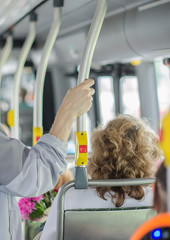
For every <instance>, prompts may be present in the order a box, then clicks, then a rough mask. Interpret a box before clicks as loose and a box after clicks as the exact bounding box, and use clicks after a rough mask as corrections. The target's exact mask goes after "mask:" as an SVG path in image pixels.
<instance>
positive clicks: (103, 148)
mask: <svg viewBox="0 0 170 240" xmlns="http://www.w3.org/2000/svg"><path fill="white" fill-rule="evenodd" d="M91 141H92V156H91V158H90V159H89V165H88V170H89V174H90V175H91V177H92V179H133V178H149V177H153V176H154V173H155V170H156V167H155V166H156V161H157V160H158V158H159V157H160V150H159V148H158V146H157V142H158V136H157V135H156V134H155V133H154V131H153V130H152V129H151V128H150V127H149V126H148V125H147V124H146V123H145V122H144V121H143V120H141V119H137V118H134V117H132V116H129V115H120V116H118V117H117V118H116V119H114V120H112V121H110V122H109V123H108V124H107V126H106V127H105V128H104V129H103V130H95V131H94V133H93V135H92V139H91ZM108 191H109V192H110V191H113V192H114V195H112V200H113V202H114V203H115V205H116V207H120V206H121V205H122V204H123V203H124V200H125V196H126V194H127V195H129V196H130V197H132V198H135V199H137V200H139V199H142V197H143V196H144V190H143V187H142V186H132V187H112V188H97V192H98V194H99V196H100V197H102V198H103V199H105V197H104V195H105V193H106V192H108ZM110 193H111V192H110Z"/></svg>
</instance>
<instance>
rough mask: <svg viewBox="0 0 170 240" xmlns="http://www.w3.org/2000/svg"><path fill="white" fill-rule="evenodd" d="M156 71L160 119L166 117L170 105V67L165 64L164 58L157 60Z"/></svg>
mask: <svg viewBox="0 0 170 240" xmlns="http://www.w3.org/2000/svg"><path fill="white" fill-rule="evenodd" d="M154 64H155V73H156V80H157V91H158V103H159V115H160V120H162V118H163V117H164V115H165V114H166V113H167V111H168V110H169V107H170V99H169V96H170V79H169V69H168V67H167V66H165V65H164V64H163V62H162V60H156V61H155V62H154Z"/></svg>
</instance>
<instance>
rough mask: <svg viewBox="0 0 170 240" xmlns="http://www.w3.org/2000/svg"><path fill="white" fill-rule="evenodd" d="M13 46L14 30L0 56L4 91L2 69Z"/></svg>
mask: <svg viewBox="0 0 170 240" xmlns="http://www.w3.org/2000/svg"><path fill="white" fill-rule="evenodd" d="M12 46H13V37H12V32H11V31H10V32H9V35H8V37H7V40H6V43H5V46H4V48H3V50H2V54H1V58H0V91H2V89H1V82H2V69H3V66H4V65H5V64H6V62H7V61H8V58H9V56H10V54H11V50H12ZM0 96H1V94H0ZM0 121H1V108H0Z"/></svg>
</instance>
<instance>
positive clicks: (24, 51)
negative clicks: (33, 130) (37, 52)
mask: <svg viewBox="0 0 170 240" xmlns="http://www.w3.org/2000/svg"><path fill="white" fill-rule="evenodd" d="M36 21H37V15H36V14H35V13H31V15H30V29H29V33H28V36H27V38H26V40H25V42H24V45H23V47H22V50H21V54H20V58H19V62H18V66H17V71H16V73H15V77H14V92H13V96H14V101H13V102H12V104H11V105H12V109H13V112H14V113H13V115H14V116H13V117H14V126H12V127H11V130H12V132H11V135H12V136H13V137H15V138H17V139H19V90H20V82H21V77H22V72H23V69H24V64H25V61H26V59H27V56H28V54H29V52H30V49H31V46H32V44H33V42H34V39H35V36H36ZM11 116H12V114H11Z"/></svg>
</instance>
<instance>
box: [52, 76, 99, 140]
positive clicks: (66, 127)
mask: <svg viewBox="0 0 170 240" xmlns="http://www.w3.org/2000/svg"><path fill="white" fill-rule="evenodd" d="M93 85H94V80H93V79H87V80H85V81H84V82H83V83H81V84H80V85H78V86H77V87H75V88H72V89H70V90H68V92H67V94H66V95H65V97H64V100H63V102H62V105H61V107H60V109H59V110H58V113H57V115H56V118H55V121H54V124H53V126H52V128H51V130H50V134H53V135H55V136H56V137H58V138H60V139H61V140H63V141H67V140H68V137H69V134H70V131H71V127H72V124H73V121H74V120H75V119H76V118H77V117H79V116H81V115H83V114H84V113H86V112H87V111H89V109H90V108H91V106H92V100H93V98H92V95H93V94H94V93H95V90H94V89H93V88H91V86H93Z"/></svg>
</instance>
